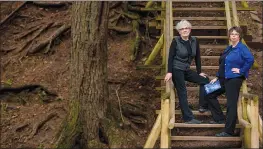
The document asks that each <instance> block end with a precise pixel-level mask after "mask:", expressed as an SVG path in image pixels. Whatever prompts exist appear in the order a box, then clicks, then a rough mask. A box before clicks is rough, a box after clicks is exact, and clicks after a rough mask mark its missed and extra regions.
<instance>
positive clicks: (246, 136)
mask: <svg viewBox="0 0 263 149" xmlns="http://www.w3.org/2000/svg"><path fill="white" fill-rule="evenodd" d="M242 92H243V93H248V91H247V82H246V81H243V83H242ZM242 110H243V119H244V120H245V121H248V122H249V120H248V113H247V100H246V99H245V98H244V97H242ZM250 135H251V128H244V147H245V148H250V147H251V137H250Z"/></svg>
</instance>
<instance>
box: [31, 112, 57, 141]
mask: <svg viewBox="0 0 263 149" xmlns="http://www.w3.org/2000/svg"><path fill="white" fill-rule="evenodd" d="M55 116H57V113H55V112H52V113H50V114H48V115H47V116H46V117H45V118H43V119H42V120H40V121H39V122H37V123H35V124H34V126H33V130H32V133H31V135H30V137H29V138H32V137H34V136H35V135H36V134H37V132H38V130H39V129H40V128H41V127H42V126H43V125H44V124H45V123H46V122H48V121H49V120H50V119H52V118H53V117H55Z"/></svg>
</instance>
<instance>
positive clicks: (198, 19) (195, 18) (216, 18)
mask: <svg viewBox="0 0 263 149" xmlns="http://www.w3.org/2000/svg"><path fill="white" fill-rule="evenodd" d="M182 19H185V20H189V21H224V20H226V17H173V20H182ZM156 20H163V18H162V17H157V18H156Z"/></svg>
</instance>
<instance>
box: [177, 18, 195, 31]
mask: <svg viewBox="0 0 263 149" xmlns="http://www.w3.org/2000/svg"><path fill="white" fill-rule="evenodd" d="M184 27H187V28H192V25H191V23H190V22H189V21H187V20H185V19H183V20H181V21H180V22H178V23H177V24H176V27H175V28H176V30H177V31H179V30H180V29H181V28H184Z"/></svg>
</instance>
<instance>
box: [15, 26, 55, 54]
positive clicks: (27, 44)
mask: <svg viewBox="0 0 263 149" xmlns="http://www.w3.org/2000/svg"><path fill="white" fill-rule="evenodd" d="M52 24H53V22H51V23H48V24H46V25H45V26H44V27H42V28H41V29H40V30H39V31H38V33H37V34H36V35H35V36H33V37H32V38H31V39H29V40H28V41H26V43H25V44H24V45H23V46H22V47H21V48H20V49H18V50H17V51H14V53H15V54H17V53H19V52H21V51H22V50H23V49H25V48H26V47H29V46H30V45H31V43H32V42H33V40H34V39H36V38H37V37H38V36H40V34H42V33H43V32H44V31H45V30H46V29H47V28H48V27H50V26H51V25H52ZM31 46H32V45H31ZM25 55H27V51H26V52H25V54H24V55H22V57H24V56H25ZM22 57H21V58H22ZM21 58H20V59H21Z"/></svg>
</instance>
